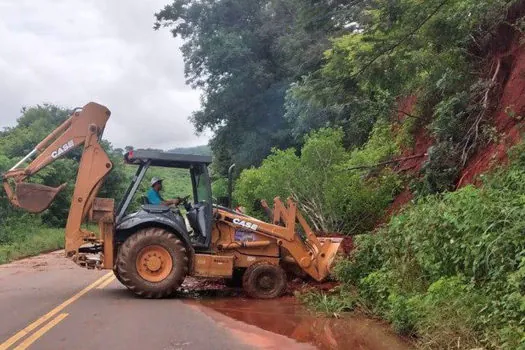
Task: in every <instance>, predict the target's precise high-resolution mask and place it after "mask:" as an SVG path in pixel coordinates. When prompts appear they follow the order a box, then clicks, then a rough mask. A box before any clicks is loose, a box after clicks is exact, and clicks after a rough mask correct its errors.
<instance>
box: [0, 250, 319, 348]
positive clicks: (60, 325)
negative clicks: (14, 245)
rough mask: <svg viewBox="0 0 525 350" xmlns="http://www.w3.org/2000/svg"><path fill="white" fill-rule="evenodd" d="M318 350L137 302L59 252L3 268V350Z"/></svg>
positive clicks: (165, 305) (187, 311) (185, 310)
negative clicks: (309, 349) (284, 349)
mask: <svg viewBox="0 0 525 350" xmlns="http://www.w3.org/2000/svg"><path fill="white" fill-rule="evenodd" d="M282 346H285V347H286V348H288V349H292V348H297V349H306V348H311V347H310V346H309V345H307V344H299V343H296V342H295V341H293V340H291V339H289V338H286V337H284V336H281V335H277V334H274V333H271V332H267V331H264V330H261V329H258V328H257V327H253V326H250V325H246V324H244V323H242V322H237V321H234V322H232V320H231V319H229V318H227V317H226V316H223V315H219V314H218V313H216V312H214V311H213V310H206V309H203V307H200V306H196V305H192V304H191V303H188V302H187V301H184V300H181V299H177V298H174V299H164V300H145V299H139V298H136V297H134V296H133V295H132V294H131V293H130V292H129V291H127V289H126V288H125V287H123V286H121V285H120V284H119V282H118V281H116V280H115V279H114V277H113V274H112V273H111V272H108V271H94V270H86V269H83V268H80V267H77V266H76V265H75V264H73V263H72V262H70V261H69V260H67V259H65V258H64V257H63V256H62V254H61V253H58V252H55V253H51V254H46V255H42V256H39V257H35V258H30V259H25V260H21V261H18V262H15V263H12V264H7V265H1V266H0V350H5V349H25V348H31V349H53V350H54V349H90V350H93V349H113V350H118V349H254V348H255V349H261V348H262V349H277V348H282Z"/></svg>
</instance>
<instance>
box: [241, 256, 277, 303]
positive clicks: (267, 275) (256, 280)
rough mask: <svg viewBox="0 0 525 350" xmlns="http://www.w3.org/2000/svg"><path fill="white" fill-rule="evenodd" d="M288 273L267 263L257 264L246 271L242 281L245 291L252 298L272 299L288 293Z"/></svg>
mask: <svg viewBox="0 0 525 350" xmlns="http://www.w3.org/2000/svg"><path fill="white" fill-rule="evenodd" d="M286 285H287V280H286V272H284V270H283V269H282V268H281V267H280V266H278V265H272V264H269V263H267V262H264V261H261V262H256V263H254V264H253V265H251V266H250V267H248V268H247V269H246V271H245V272H244V276H243V279H242V287H243V289H244V291H245V292H246V293H247V294H248V295H249V296H250V297H252V298H256V299H272V298H277V297H279V296H281V295H282V294H283V293H284V292H285V291H286Z"/></svg>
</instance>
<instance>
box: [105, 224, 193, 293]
mask: <svg viewBox="0 0 525 350" xmlns="http://www.w3.org/2000/svg"><path fill="white" fill-rule="evenodd" d="M187 273H188V256H187V251H186V248H185V247H184V245H183V244H182V242H181V241H180V240H179V239H178V238H177V236H175V235H174V234H173V233H171V232H169V231H167V230H164V229H161V228H156V227H151V228H146V229H142V230H140V231H137V232H136V233H135V234H133V235H132V236H130V237H129V238H128V239H127V240H126V241H125V242H124V244H123V245H122V246H121V247H120V250H119V254H118V258H117V267H116V269H115V275H117V277H120V278H119V280H120V281H121V283H122V284H124V285H125V286H126V287H127V288H128V289H129V290H131V291H132V292H133V293H135V294H136V295H138V296H141V297H144V298H164V297H167V296H170V295H172V294H173V293H174V292H175V291H176V290H177V289H178V288H179V287H180V285H181V284H182V282H183V281H184V278H185V277H186V274H187Z"/></svg>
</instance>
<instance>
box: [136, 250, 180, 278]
mask: <svg viewBox="0 0 525 350" xmlns="http://www.w3.org/2000/svg"><path fill="white" fill-rule="evenodd" d="M136 264H137V272H138V274H139V275H140V277H142V278H143V279H145V280H146V281H148V282H160V281H162V280H164V279H165V278H166V277H168V275H169V274H170V273H171V270H172V269H173V259H172V257H171V254H170V253H169V252H168V250H167V249H166V248H164V247H163V246H160V245H150V246H147V247H144V248H142V249H141V250H140V251H139V253H138V255H137V262H136Z"/></svg>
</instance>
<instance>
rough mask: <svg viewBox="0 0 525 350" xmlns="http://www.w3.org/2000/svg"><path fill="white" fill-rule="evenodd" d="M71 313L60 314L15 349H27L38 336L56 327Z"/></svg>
mask: <svg viewBox="0 0 525 350" xmlns="http://www.w3.org/2000/svg"><path fill="white" fill-rule="evenodd" d="M68 315H69V314H65V313H64V314H60V315H58V316H57V317H55V318H54V319H52V320H51V321H49V323H48V324H46V325H45V326H44V327H42V328H40V329H39V330H38V331H36V332H35V333H33V334H32V335H31V336H30V337H28V338H27V339H26V340H24V341H23V342H22V343H21V344H20V345H18V346H17V347H16V348H15V349H14V350H25V349H27V348H28V347H29V346H30V345H31V344H33V343H34V342H35V341H36V340H37V339H38V338H40V337H41V336H43V335H44V334H45V333H46V332H47V331H49V330H50V329H51V328H53V327H55V326H56V325H57V324H58V323H59V322H60V321H62V320H63V319H64V318H66V317H67V316H68Z"/></svg>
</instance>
